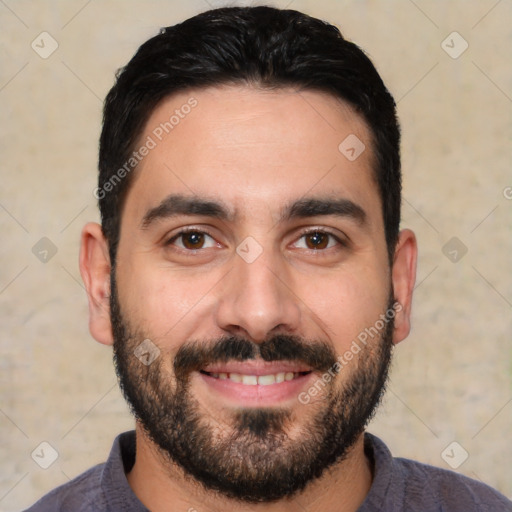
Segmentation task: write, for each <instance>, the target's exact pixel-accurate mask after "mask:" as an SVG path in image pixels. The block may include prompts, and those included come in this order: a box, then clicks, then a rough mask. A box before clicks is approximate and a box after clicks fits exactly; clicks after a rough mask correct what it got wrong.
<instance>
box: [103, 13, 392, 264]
mask: <svg viewBox="0 0 512 512" xmlns="http://www.w3.org/2000/svg"><path fill="white" fill-rule="evenodd" d="M116 78H117V80H116V83H115V85H114V86H113V87H112V89H111V90H110V92H109V93H108V95H107V97H106V100H105V105H104V111H103V130H102V133H101V137H100V149H99V181H98V188H97V189H96V191H95V195H96V197H97V198H98V199H99V208H100V212H101V220H102V229H103V233H104V235H105V237H106V239H107V241H108V244H109V252H110V258H111V263H112V265H114V264H115V257H116V252H117V246H118V242H119V232H120V225H121V212H122V207H123V203H124V198H125V197H126V192H127V190H128V188H129V185H130V182H131V177H132V175H133V172H128V171H130V170H131V167H127V165H126V163H127V162H129V161H130V162H132V161H133V158H132V155H133V151H134V148H135V145H136V143H137V140H138V138H139V137H140V136H141V133H142V131H143V130H144V127H145V124H146V122H147V120H148V118H149V117H150V115H151V114H152V112H153V110H154V109H155V107H156V106H157V105H158V104H159V103H160V102H161V101H162V100H163V99H164V98H167V97H169V96H170V95H172V94H175V93H178V92H182V91H184V90H187V89H192V88H205V87H211V86H220V85H237V84H242V85H243V84H245V85H257V86H258V87H262V88H269V89H274V88H284V87H295V88H298V89H300V90H317V91H321V92H326V93H329V94H331V95H333V96H334V97H336V98H338V99H341V100H344V101H345V102H347V103H348V104H350V105H351V106H352V107H353V108H354V109H355V110H356V111H357V112H358V113H359V114H360V115H361V116H362V117H363V118H364V120H365V121H366V123H367V125H368V126H369V128H370V131H371V135H372V138H373V140H372V141H371V142H372V149H373V156H374V162H373V166H374V177H375V181H376V183H377V186H378V190H379V194H380V198H381V201H382V214H383V220H384V227H385V236H386V243H387V247H388V254H389V257H390V261H392V259H393V256H394V251H395V246H396V242H397V240H398V231H399V224H400V203H401V170H400V128H399V124H398V120H397V117H396V105H395V102H394V100H393V97H392V96H391V94H390V93H389V91H388V90H387V88H386V86H385V85H384V83H383V81H382V79H381V78H380V76H379V74H378V72H377V70H376V69H375V67H374V65H373V64H372V62H371V61H370V59H369V58H368V57H367V56H366V55H365V53H364V52H363V51H362V50H361V49H360V48H359V47H358V46H356V45H355V44H354V43H352V42H350V41H347V40H346V39H344V38H343V36H342V35H341V33H340V31H339V30H338V28H336V27H335V26H333V25H331V24H329V23H326V22H324V21H321V20H319V19H316V18H313V17H311V16H308V15H306V14H303V13H301V12H298V11H294V10H281V9H276V8H273V7H265V6H258V7H226V8H220V9H213V10H209V11H206V12H203V13H201V14H199V15H197V16H194V17H192V18H190V19H188V20H186V21H184V22H182V23H179V24H177V25H174V26H170V27H167V28H163V29H161V31H160V33H159V34H158V35H156V36H155V37H153V38H151V39H149V40H148V41H146V42H145V43H144V44H143V45H142V46H141V47H140V48H139V49H138V51H137V53H136V54H135V55H134V57H133V58H132V59H131V60H130V62H129V63H128V64H127V65H126V66H125V67H124V68H122V69H120V70H119V71H118V73H117V75H116ZM340 142H341V141H340ZM130 159H131V160H130ZM135 165H136V163H134V164H133V166H135ZM123 169H124V172H122V170H123Z"/></svg>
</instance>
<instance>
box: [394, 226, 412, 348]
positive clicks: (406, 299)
mask: <svg viewBox="0 0 512 512" xmlns="http://www.w3.org/2000/svg"><path fill="white" fill-rule="evenodd" d="M417 253H418V247H417V243H416V236H415V235H414V233H413V232H412V231H411V230H410V229H404V230H402V231H401V232H400V234H399V237H398V243H397V245H396V250H395V257H394V260H393V268H392V280H393V290H394V293H395V300H396V301H397V302H398V303H399V304H400V306H401V307H400V308H399V310H397V311H398V312H397V314H396V317H395V330H394V332H393V343H395V344H397V343H400V342H401V341H402V340H404V339H405V338H406V337H407V336H408V334H409V331H410V329H411V306H412V294H413V290H414V284H415V282H416V258H417Z"/></svg>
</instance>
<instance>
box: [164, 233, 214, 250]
mask: <svg viewBox="0 0 512 512" xmlns="http://www.w3.org/2000/svg"><path fill="white" fill-rule="evenodd" d="M167 244H168V245H175V246H176V247H179V248H180V249H184V250H187V251H198V250H200V249H209V248H211V247H215V246H216V242H215V240H214V239H213V238H212V237H211V236H210V235H208V234H207V233H203V232H202V231H182V232H181V233H178V234H177V235H176V236H174V237H173V238H171V240H169V242H168V243H167Z"/></svg>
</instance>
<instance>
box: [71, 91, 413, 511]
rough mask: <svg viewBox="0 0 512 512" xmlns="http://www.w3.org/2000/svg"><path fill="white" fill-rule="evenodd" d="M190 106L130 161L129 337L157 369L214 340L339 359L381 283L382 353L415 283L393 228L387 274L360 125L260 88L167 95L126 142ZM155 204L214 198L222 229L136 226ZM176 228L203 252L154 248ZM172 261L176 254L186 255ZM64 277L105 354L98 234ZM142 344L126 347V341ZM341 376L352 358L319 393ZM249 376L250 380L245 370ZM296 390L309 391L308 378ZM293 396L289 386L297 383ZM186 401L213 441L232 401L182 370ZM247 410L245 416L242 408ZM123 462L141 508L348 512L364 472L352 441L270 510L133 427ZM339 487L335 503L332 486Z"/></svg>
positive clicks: (194, 219)
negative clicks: (189, 466) (295, 215)
mask: <svg viewBox="0 0 512 512" xmlns="http://www.w3.org/2000/svg"><path fill="white" fill-rule="evenodd" d="M191 96H193V97H194V98H196V99H197V101H198V105H197V107H195V108H194V109H193V110H192V111H191V113H190V114H189V115H187V116H186V117H185V118H184V119H182V120H181V121H180V123H179V124H178V125H177V126H176V127H175V128H174V129H173V131H172V132H171V133H169V134H168V135H166V136H165V137H164V138H163V140H162V141H161V142H159V143H158V144H157V146H156V147H155V148H154V149H152V150H151V151H150V152H149V154H148V155H147V156H146V157H145V158H144V159H143V161H142V162H141V163H140V164H139V167H138V169H137V171H136V174H135V175H134V180H133V182H132V184H131V187H130V189H129V191H128V194H127V197H126V202H125V205H124V209H123V213H122V222H121V236H120V243H119V249H118V255H117V263H116V264H117V269H116V277H117V285H118V293H119V300H120V304H121V306H122V308H123V312H124V315H126V318H128V319H129V321H130V325H131V326H136V327H142V328H143V331H144V332H145V333H149V334H150V339H151V340H152V341H153V342H154V343H155V344H157V345H158V347H159V348H160V350H161V352H162V355H163V356H166V357H167V360H168V361H169V363H168V364H167V366H166V370H167V371H170V372H172V357H173V355H174V354H175V353H176V351H177V350H178V348H179V347H180V346H181V344H183V343H184V342H185V341H187V340H211V339H215V338H218V337H220V336H222V335H226V334H239V335H243V336H246V337H247V338H248V339H251V340H252V341H254V342H256V343H257V342H261V341H263V340H264V339H265V338H266V337H268V336H269V335H271V334H274V333H287V334H298V335H301V336H304V337H307V338H309V339H321V340H324V341H325V342H327V343H328V344H329V345H331V346H332V347H333V349H334V350H335V352H336V354H338V355H341V354H343V353H344V352H345V351H346V350H348V349H349V347H350V344H351V342H352V340H354V339H355V338H357V335H358V334H359V333H360V332H361V331H363V330H364V329H365V328H366V327H369V326H372V325H374V324H375V322H376V320H377V319H378V318H379V315H380V314H382V313H384V312H385V310H386V306H387V299H388V294H389V292H390V285H391V283H392V285H393V289H394V296H395V299H396V300H397V301H398V302H399V303H400V304H401V305H402V310H401V311H400V312H399V313H397V315H396V317H395V329H394V333H393V343H395V344H396V343H398V342H400V341H402V340H403V339H404V338H406V337H407V335H408V333H409V329H410V310H411V298H412V290H413V287H414V281H415V273H416V253H417V247H416V240H415V237H414V234H413V233H412V232H411V231H410V230H403V231H401V233H400V237H399V241H398V244H397V247H396V251H395V257H394V261H393V264H392V266H391V267H390V265H389V260H388V255H387V247H386V241H385V234H384V225H383V219H382V213H381V202H380V198H379V193H378V189H377V186H376V183H375V181H374V177H373V171H372V158H373V155H372V149H371V148H372V142H371V137H370V132H369V129H368V128H367V126H366V124H365V123H364V121H363V120H362V119H361V117H360V116H359V115H358V114H356V113H355V112H354V111H353V110H352V109H351V108H350V107H349V106H348V105H347V104H344V103H343V102H341V101H339V100H338V99H336V98H334V97H332V96H330V95H328V94H324V93H320V92H314V91H303V92H300V93H298V92H296V91H293V90H287V89H283V90H274V91H263V90H260V89H257V88H254V87H248V86H247V87H242V86H229V87H227V86H223V87H215V88H208V89H202V90H192V91H187V92H186V93H181V94H179V95H175V96H172V97H170V98H168V99H166V100H165V101H164V102H163V103H161V104H160V105H159V106H158V107H157V108H156V109H155V110H154V112H153V113H152V115H151V117H150V119H149V121H148V123H147V125H146V128H145V130H144V133H143V134H142V135H141V137H140V140H141V141H144V140H145V139H146V137H147V136H148V135H151V133H152V130H154V128H155V127H156V126H158V125H159V124H160V123H161V122H165V121H166V120H168V118H169V116H170V115H171V114H172V113H173V112H174V111H175V110H176V109H177V108H180V106H181V105H183V104H184V103H186V102H187V101H188V99H189V98H190V97H191ZM349 134H355V135H356V136H357V137H358V138H359V139H360V140H361V141H363V143H364V144H365V146H366V150H365V151H364V152H363V153H362V154H361V155H360V156H359V157H358V158H357V159H356V160H355V161H353V162H350V161H349V160H348V159H347V158H345V156H344V155H342V154H341V153H340V151H339V150H338V145H339V144H340V143H341V141H343V140H344V139H345V138H346V137H347V136H348V135H349ZM169 194H182V195H186V196H188V197H190V196H196V197H201V198H206V199H209V200H214V201H219V202H222V204H223V205H225V207H226V208H227V209H228V210H229V212H230V213H232V214H233V215H232V218H230V219H225V220H219V219H212V218H210V217H208V216H197V215H179V216H175V217H172V218H166V219H159V220H157V221H155V222H153V223H151V224H150V226H148V227H147V228H143V227H142V226H141V223H142V219H143V218H144V215H145V214H146V213H147V212H148V210H150V209H151V208H154V207H156V206H158V205H159V204H160V202H161V201H162V200H163V199H165V198H166V197H167V196H168V195H169ZM305 197H307V198H322V199H324V198H327V197H328V198H336V199H348V200H350V201H352V202H353V203H355V204H357V205H358V206H359V207H360V208H362V210H363V211H364V212H365V220H364V222H360V221H358V220H357V219H354V218H351V217H349V216H344V217H340V216H335V215H327V216H323V215H317V216H315V217H307V218H301V219H294V220H289V219H282V218H281V213H282V211H283V209H284V208H285V207H286V206H287V205H289V204H291V203H293V202H294V201H297V200H300V199H303V198H305ZM184 227H194V228H195V229H197V230H204V229H206V230H207V231H208V232H209V233H210V234H211V236H212V238H211V239H210V238H207V243H206V245H205V247H204V248H203V249H200V250H196V251H195V252H194V251H190V250H187V249H186V248H184V246H182V247H179V246H178V245H179V244H180V242H183V239H178V241H176V240H175V241H174V245H172V244H171V245H166V242H167V241H168V240H169V239H171V238H172V237H173V236H175V235H176V234H177V233H178V232H179V231H180V230H181V229H183V228H184ZM310 228H311V229H313V228H314V229H316V230H319V231H326V232H329V233H333V234H334V236H336V237H338V238H340V239H341V240H346V241H347V246H346V247H345V246H343V245H341V244H339V243H337V242H336V240H335V239H329V244H328V247H326V248H325V249H316V250H315V249H312V248H308V244H307V243H306V242H307V240H310V239H307V238H304V236H303V234H304V233H303V232H304V229H310ZM248 236H250V237H253V238H254V239H255V240H256V241H257V242H258V244H259V245H260V246H261V248H262V253H261V255H260V256H259V257H258V258H257V259H256V260H255V261H254V262H252V263H247V262H246V261H244V259H242V258H241V257H240V256H239V255H238V254H237V253H236V248H237V246H238V245H239V244H240V243H241V242H242V241H243V240H244V239H245V238H246V237H248ZM187 251H188V252H187ZM80 269H81V273H82V277H83V280H84V283H85V285H86V288H87V293H88V297H89V311H90V331H91V334H92V335H93V337H94V338H95V339H96V340H97V341H99V342H100V343H104V344H112V342H113V337H112V327H111V324H110V316H109V294H110V270H111V264H110V260H109V256H108V244H107V242H106V240H105V239H104V237H103V235H102V232H101V228H100V226H99V225H97V224H95V223H90V224H87V225H86V226H85V227H84V230H83V233H82V245H81V254H80ZM141 341H142V340H141ZM354 371H357V355H356V356H354V359H353V360H352V361H351V363H350V365H348V366H347V368H346V370H344V371H343V372H341V373H340V375H339V376H338V377H337V379H336V381H337V382H335V383H334V384H333V385H335V386H342V385H343V382H344V381H345V380H346V379H348V378H350V375H351V374H352V372H354ZM249 373H250V372H249ZM311 382H312V381H311ZM311 382H310V383H309V384H306V385H305V389H307V387H309V385H310V384H311ZM191 392H192V394H193V396H194V397H195V399H196V400H197V401H198V403H199V404H200V406H201V409H202V411H204V414H205V415H210V416H211V417H213V418H215V419H216V421H217V422H219V424H221V425H222V426H223V428H225V429H226V431H229V429H230V427H231V424H232V413H233V411H234V410H235V409H236V407H237V406H238V407H239V406H240V405H241V403H240V401H237V399H236V397H235V399H233V398H227V397H225V396H224V395H222V394H219V393H217V392H215V390H212V389H211V388H210V387H208V385H205V384H204V382H203V381H202V380H201V379H200V376H199V375H194V376H193V377H192V379H191ZM322 398H323V397H322V394H321V393H320V394H319V396H317V397H315V399H314V400H312V403H310V404H308V405H304V404H301V403H300V402H299V401H297V400H286V401H285V402H282V403H281V404H280V405H281V406H283V405H284V406H285V407H287V408H291V409H292V410H293V412H294V413H296V414H294V422H293V424H292V425H291V426H289V427H288V430H287V433H288V435H289V437H290V438H291V439H293V440H296V441H297V442H300V437H299V432H300V427H301V425H304V422H305V420H306V419H307V418H310V417H311V415H312V414H314V413H315V412H318V410H319V409H321V407H322V405H323V401H322ZM253 406H255V407H257V406H258V405H257V404H256V405H254V404H253ZM136 431H137V459H136V462H135V466H134V468H133V469H132V471H131V472H130V473H129V474H128V481H129V483H130V486H131V487H132V489H133V491H134V492H135V494H136V495H137V496H138V498H139V499H140V501H141V502H142V503H143V504H144V505H145V506H146V507H147V508H149V509H151V510H153V511H156V512H158V511H160V510H162V511H163V510H168V505H167V504H168V503H173V510H184V511H185V510H188V509H189V508H190V507H194V508H195V509H196V510H197V511H198V512H200V511H202V510H211V511H221V510H222V511H231V510H233V511H234V510H237V511H258V510H268V511H277V510H279V511H292V510H293V511H296V510H303V509H304V510H311V511H313V510H322V511H325V512H330V511H333V512H334V511H335V510H336V511H340V510H344V511H355V510H357V508H358V506H359V505H360V504H361V503H362V502H363V501H364V498H365V496H366V494H367V493H368V491H369V489H370V486H371V481H372V470H371V466H370V464H369V462H368V461H367V459H366V457H365V455H364V451H363V437H362V436H361V437H360V438H359V439H358V441H357V442H356V443H355V445H354V446H353V447H352V449H351V450H350V452H349V454H348V456H347V457H346V458H345V460H343V461H342V462H341V463H338V464H336V465H335V466H334V467H332V468H330V469H329V470H328V471H326V472H325V473H323V474H322V476H321V478H319V479H317V480H314V481H313V482H311V483H310V485H308V487H306V489H305V490H304V491H303V492H302V493H301V494H299V495H298V496H296V497H294V498H292V499H287V500H282V501H280V502H278V503H273V504H240V503H236V502H234V501H232V500H229V499H227V498H225V497H223V496H221V495H217V494H214V493H212V492H208V491H205V490H204V489H203V488H202V487H200V486H198V485H197V484H195V482H194V481H193V480H191V479H190V478H185V477H184V475H183V473H182V471H181V470H180V469H179V468H177V467H175V466H169V464H166V463H165V462H164V460H163V458H162V457H161V456H160V454H159V451H158V449H157V447H156V446H155V445H154V444H153V443H152V442H151V440H150V439H148V437H147V436H146V435H145V433H144V432H143V431H142V429H141V428H140V425H137V428H136ZM347 490H349V492H348V491H347Z"/></svg>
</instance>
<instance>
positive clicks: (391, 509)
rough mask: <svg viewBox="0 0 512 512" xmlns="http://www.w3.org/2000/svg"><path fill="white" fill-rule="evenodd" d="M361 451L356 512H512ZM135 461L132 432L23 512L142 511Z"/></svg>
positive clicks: (467, 482)
mask: <svg viewBox="0 0 512 512" xmlns="http://www.w3.org/2000/svg"><path fill="white" fill-rule="evenodd" d="M365 452H366V455H367V457H368V458H369V459H370V460H371V461H372V462H373V463H374V479H373V483H372V487H371V489H370V492H369V493H368V495H367V496H366V499H365V501H364V503H363V504H362V505H361V507H360V508H359V510H358V512H398V511H404V512H405V511H407V512H411V511H413V512H443V511H446V512H507V511H510V512H512V501H509V500H508V499H507V498H505V496H503V495H501V494H500V493H499V492H497V491H495V490H494V489H492V488H491V487H489V486H487V485H485V484H483V483H481V482H478V481H476V480H472V479H470V478H467V477H465V476H462V475H460V474H458V473H455V472H453V471H447V470H444V469H440V468H436V467H433V466H428V465H426V464H421V463H419V462H415V461H412V460H408V459H402V458H394V457H393V456H392V455H391V453H390V451H389V450H388V448H387V447H386V445H385V444H384V443H383V442H382V441H381V440H380V439H379V438H377V437H375V436H373V435H371V434H368V433H367V434H365ZM134 462H135V432H134V431H131V432H125V433H124V434H121V435H119V436H118V437H117V438H116V440H115V441H114V445H113V447H112V450H111V452H110V455H109V457H108V460H107V462H105V463H104V464H99V465H97V466H95V467H93V468H91V469H89V470H88V471H86V472H85V473H83V474H81V475H80V476H78V477H77V478H75V479H73V480H71V481H70V482H68V483H66V484H64V485H62V486H60V487H58V488H56V489H54V490H53V491H51V492H50V493H49V494H47V495H46V496H44V497H43V498H41V499H40V500H39V501H38V502H37V503H36V504H35V505H33V506H32V507H30V508H29V509H28V510H27V511H26V512H146V511H147V509H146V507H144V505H142V503H141V502H140V501H139V500H138V499H137V497H136V496H135V494H134V493H133V492H132V490H131V488H130V486H129V484H128V480H127V479H126V472H128V471H130V469H131V468H132V466H133V464H134ZM169 505H170V508H169V510H170V511H171V512H172V510H173V509H172V503H170V504H169Z"/></svg>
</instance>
